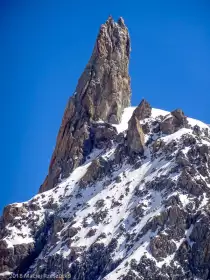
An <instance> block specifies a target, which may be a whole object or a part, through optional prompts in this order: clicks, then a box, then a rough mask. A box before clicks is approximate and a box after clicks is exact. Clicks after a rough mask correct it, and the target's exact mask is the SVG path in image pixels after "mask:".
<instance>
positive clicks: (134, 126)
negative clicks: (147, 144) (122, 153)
mask: <svg viewBox="0 0 210 280" xmlns="http://www.w3.org/2000/svg"><path fill="white" fill-rule="evenodd" d="M127 142H128V147H129V151H130V153H137V154H138V153H139V154H142V153H143V152H144V133H143V131H142V128H141V125H140V123H139V120H138V119H137V118H136V116H135V115H133V116H132V117H131V119H130V121H129V123H128V132H127Z"/></svg>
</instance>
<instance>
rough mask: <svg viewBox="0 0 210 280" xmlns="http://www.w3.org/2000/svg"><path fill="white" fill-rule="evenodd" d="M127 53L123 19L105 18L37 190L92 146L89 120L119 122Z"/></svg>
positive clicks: (126, 94) (126, 99) (126, 87)
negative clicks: (47, 171)
mask: <svg viewBox="0 0 210 280" xmlns="http://www.w3.org/2000/svg"><path fill="white" fill-rule="evenodd" d="M129 56H130V37H129V33H128V29H127V27H126V26H125V24H124V20H123V19H122V18H120V19H119V20H118V23H116V22H114V20H113V18H112V17H109V18H108V20H107V21H106V23H105V24H102V25H101V27H100V30H99V34H98V36H97V40H96V43H95V46H94V50H93V53H92V56H91V58H90V60H89V62H88V64H87V66H86V68H85V70H84V72H83V74H82V75H81V77H80V79H79V81H78V85H77V87H76V91H75V94H74V95H73V96H72V97H71V98H70V100H69V102H68V104H67V107H66V110H65V113H64V116H63V120H62V124H61V127H60V130H59V133H58V136H57V142H56V147H55V150H54V153H53V155H52V158H51V162H50V166H49V173H48V176H47V177H46V179H45V182H44V183H43V185H42V186H41V188H40V192H43V191H46V190H49V189H51V188H53V187H54V186H55V185H56V184H57V183H58V182H59V180H60V179H62V178H65V177H67V176H68V175H69V173H70V172H71V171H72V170H74V169H75V168H76V167H77V166H79V165H80V164H81V163H82V162H84V160H85V157H86V156H87V155H88V154H89V153H90V152H91V149H92V144H91V139H90V137H91V133H92V123H93V122H95V121H99V120H103V121H105V122H108V123H119V122H120V120H121V116H122V112H123V109H124V108H125V107H128V106H129V105H130V95H131V89H130V77H129V74H128V64H129Z"/></svg>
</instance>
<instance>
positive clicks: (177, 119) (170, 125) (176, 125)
mask: <svg viewBox="0 0 210 280" xmlns="http://www.w3.org/2000/svg"><path fill="white" fill-rule="evenodd" d="M187 125H188V122H187V118H186V116H185V115H184V112H183V111H182V110H180V109H177V110H175V111H172V112H171V113H170V115H167V116H166V117H165V118H164V119H163V121H162V122H161V123H160V130H161V131H162V132H163V133H164V134H172V133H174V132H176V131H177V130H179V129H180V128H183V127H187Z"/></svg>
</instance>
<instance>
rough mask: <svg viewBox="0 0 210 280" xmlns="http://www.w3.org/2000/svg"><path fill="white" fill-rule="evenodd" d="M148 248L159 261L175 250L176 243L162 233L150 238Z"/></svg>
mask: <svg viewBox="0 0 210 280" xmlns="http://www.w3.org/2000/svg"><path fill="white" fill-rule="evenodd" d="M150 250H151V254H152V255H153V257H155V258H156V259H157V260H158V261H161V259H162V258H166V257H167V256H168V255H171V254H173V253H174V252H175V251H176V244H175V243H174V242H173V241H172V240H170V239H168V236H167V235H164V234H162V235H159V236H157V237H155V238H154V239H152V240H151V242H150Z"/></svg>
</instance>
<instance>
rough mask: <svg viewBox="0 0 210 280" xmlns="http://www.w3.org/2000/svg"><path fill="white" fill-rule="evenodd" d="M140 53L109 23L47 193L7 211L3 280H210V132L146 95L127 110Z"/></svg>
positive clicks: (0, 257)
mask: <svg viewBox="0 0 210 280" xmlns="http://www.w3.org/2000/svg"><path fill="white" fill-rule="evenodd" d="M129 50H130V40H129V35H128V31H127V28H126V27H125V25H124V21H123V19H119V20H118V23H115V22H114V21H113V19H112V18H111V17H109V18H108V20H107V21H106V23H105V24H104V25H102V26H101V28H100V32H99V35H98V37H97V42H96V44H95V47H94V51H93V54H92V56H91V59H90V61H89V63H88V65H87V67H86V68H85V71H84V73H83V74H82V76H81V78H80V80H79V83H78V86H77V89H76V93H75V94H74V96H73V97H71V99H70V100H69V103H68V105H67V108H66V111H65V114H64V117H63V121H62V125H61V128H60V131H59V134H58V139H57V144H56V149H55V151H54V154H53V157H52V160H51V164H50V168H49V174H48V177H47V179H46V181H45V183H44V185H43V186H42V187H41V193H39V194H37V195H36V196H34V197H33V198H32V199H31V200H29V201H26V202H23V203H14V204H11V205H8V206H6V207H5V208H4V211H3V216H2V218H1V219H0V279H1V280H3V279H9V277H12V278H15V279H22V277H21V278H19V277H17V275H16V274H17V273H18V274H19V275H20V274H23V273H26V275H30V276H31V275H37V276H41V277H42V279H44V280H47V279H57V280H58V279H59V280H60V279H62V280H64V279H65V280H66V279H69V277H70V279H72V280H139V279H142V280H171V279H173V280H208V279H210V249H209V243H210V227H209V224H210V206H209V205H210V204H209V203H210V128H209V126H208V125H206V124H204V123H202V122H200V121H198V120H194V119H191V118H188V117H186V116H185V114H184V112H183V111H182V110H181V109H176V110H174V111H172V112H167V111H163V110H159V109H154V108H152V107H151V105H150V104H149V103H148V102H147V101H146V100H145V99H143V100H142V101H141V102H140V104H139V105H138V106H137V107H126V106H127V105H126V104H129V100H130V85H129V82H130V79H129V76H128V59H129ZM68 273H69V274H70V276H67V274H68ZM13 274H15V275H13ZM44 275H45V276H44ZM58 275H60V276H58ZM13 276H14V277H13ZM30 276H29V277H28V276H24V279H27V280H29V279H31V277H30ZM57 276H58V277H57Z"/></svg>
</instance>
